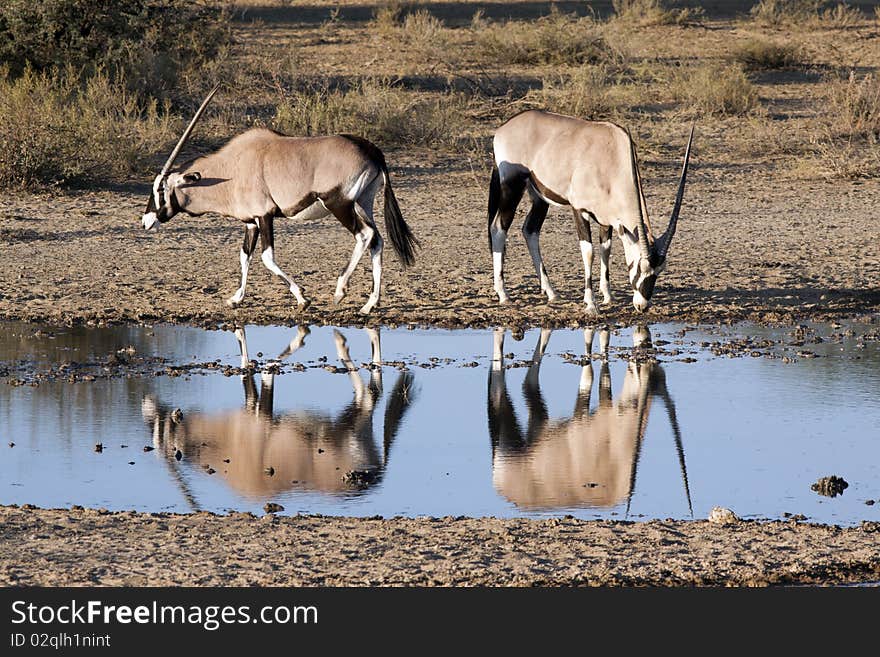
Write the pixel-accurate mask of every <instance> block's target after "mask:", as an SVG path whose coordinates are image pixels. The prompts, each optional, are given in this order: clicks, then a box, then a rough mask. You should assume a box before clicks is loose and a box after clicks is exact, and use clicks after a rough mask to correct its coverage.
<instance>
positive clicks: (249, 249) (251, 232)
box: [226, 222, 260, 308]
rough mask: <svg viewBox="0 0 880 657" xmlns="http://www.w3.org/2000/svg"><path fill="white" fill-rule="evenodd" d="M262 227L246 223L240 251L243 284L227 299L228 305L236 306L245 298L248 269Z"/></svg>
mask: <svg viewBox="0 0 880 657" xmlns="http://www.w3.org/2000/svg"><path fill="white" fill-rule="evenodd" d="M259 234H260V229H259V228H258V227H257V224H256V223H254V222H248V223H246V224H245V225H244V242H243V243H242V245H241V251H240V252H239V261H240V262H241V285H240V286H239V288H238V289H237V290H236V291H235V294H233V295H232V296H231V297H229V298H228V299H227V300H226V304H227V305H228V306H232V307H233V308H235V307H236V306H237V305H238V304H240V303H241V302H242V301H243V300H244V288H245V285H247V278H248V269H250V265H251V258H253V256H254V250H255V249H256V248H257V237H258V236H259Z"/></svg>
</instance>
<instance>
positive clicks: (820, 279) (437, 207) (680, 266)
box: [0, 157, 880, 327]
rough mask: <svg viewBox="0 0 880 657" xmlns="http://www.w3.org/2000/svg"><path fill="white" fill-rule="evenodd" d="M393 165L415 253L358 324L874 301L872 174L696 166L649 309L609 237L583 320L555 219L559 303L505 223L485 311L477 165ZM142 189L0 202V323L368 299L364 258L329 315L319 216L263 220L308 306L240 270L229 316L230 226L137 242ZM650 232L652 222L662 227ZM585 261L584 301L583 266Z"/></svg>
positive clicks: (315, 306)
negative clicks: (242, 280)
mask: <svg viewBox="0 0 880 657" xmlns="http://www.w3.org/2000/svg"><path fill="white" fill-rule="evenodd" d="M401 159H403V158H402V157H398V158H397V167H396V168H392V177H393V180H394V183H395V186H396V189H397V195H398V198H399V201H400V204H401V206H402V208H403V211H404V213H405V217H406V219H407V221H408V222H409V224H410V225H411V227H412V229H413V231H414V232H415V234H416V235H417V236H418V237H419V239H420V240H421V243H422V248H421V250H420V253H419V254H418V259H417V262H416V264H415V266H414V267H412V268H411V269H408V270H404V269H403V268H402V267H401V265H400V263H399V261H398V260H397V259H396V257H395V256H394V255H393V251H392V249H391V248H390V246H389V247H388V248H387V250H386V258H385V267H384V272H385V276H384V280H383V298H382V301H381V305H380V307H379V308H377V309H376V310H375V311H374V313H373V314H371V315H370V316H369V318H367V320H366V321H367V322H368V323H370V324H384V325H397V324H406V323H414V324H432V325H435V326H443V327H456V326H500V325H507V326H524V325H527V326H538V325H541V326H552V327H562V326H577V325H583V323H585V322H597V321H601V322H611V323H614V322H623V323H631V322H633V321H635V320H642V321H648V322H661V321H688V322H697V321H700V322H709V323H717V322H728V321H734V320H742V319H750V320H757V321H767V322H769V321H787V322H791V321H798V320H801V319H805V318H817V319H821V318H839V317H845V316H851V315H856V314H861V313H875V312H877V310H878V308H880V288H878V287H877V285H876V284H872V282H876V281H878V280H880V249H877V248H876V236H877V224H876V222H877V213H876V208H877V207H878V206H880V182H878V181H866V182H836V183H832V182H811V183H808V184H801V185H799V186H797V187H794V186H792V187H790V188H789V187H782V188H770V189H768V186H767V184H766V182H765V181H764V180H762V179H760V178H758V177H749V176H739V179H736V178H734V179H733V180H715V179H714V178H715V177H714V176H713V175H711V174H710V173H709V172H705V171H701V170H700V167H699V161H696V162H695V166H694V173H693V182H692V183H691V185H690V188H689V189H688V195H687V198H686V201H685V209H684V210H683V213H682V218H681V220H680V224H679V225H680V228H679V230H678V233H677V234H676V237H675V241H674V242H673V245H672V248H671V249H670V254H669V263H668V266H667V270H666V271H665V272H664V273H663V274H662V275H661V277H660V279H659V280H658V283H657V289H656V292H655V295H654V304H653V306H652V307H651V309H650V310H649V312H648V313H646V314H644V315H638V314H637V313H636V312H635V311H634V310H633V308H632V305H631V295H630V294H628V293H627V290H628V289H629V285H628V282H627V280H626V272H625V266H624V262H623V256H622V247H621V245H620V244H619V242H617V243H615V244H614V246H612V262H611V269H612V292H613V293H614V294H615V299H614V301H613V303H612V305H611V306H610V307H608V308H602V309H601V311H602V315H601V317H600V318H595V317H590V316H588V315H587V314H586V312H585V307H584V305H583V303H582V300H583V293H584V277H583V264H582V261H581V258H580V253H579V250H578V246H577V238H576V236H575V234H574V227H573V226H572V225H571V224H572V222H571V218H570V216H569V215H568V213H567V212H566V211H564V210H563V209H555V210H553V211H551V216H550V217H549V218H548V220H547V223H545V227H544V230H543V231H542V250H543V252H544V255H545V262H546V265H547V270H548V272H549V275H550V278H551V281H552V282H553V284H554V285H555V286H556V288H557V292H558V293H559V295H560V301H559V302H557V303H555V304H552V305H551V304H548V303H547V301H546V299H545V298H543V297H542V296H541V294H540V290H539V286H538V281H537V277H536V276H535V272H534V269H533V267H532V265H531V261H530V259H529V256H528V251H527V249H526V246H525V242H524V240H523V239H522V237H521V236H520V235H519V230H518V226H519V224H520V220H518V221H517V222H516V228H515V229H514V230H512V231H511V235H510V238H509V240H508V242H509V246H508V259H507V274H506V282H507V286H508V293H509V294H510V296H511V303H510V304H509V305H507V306H500V305H499V304H498V303H497V297H495V295H494V293H493V290H492V273H491V256H490V253H489V249H488V245H487V238H486V219H485V216H484V213H485V204H486V190H485V184H484V183H485V179H484V178H485V176H483V175H480V174H482V173H483V172H471V171H470V170H461V169H456V168H454V167H453V166H449V165H446V166H443V165H442V164H438V165H433V166H425V167H419V166H416V165H412V166H406V165H402V164H401V162H400V160H401ZM672 164H673V165H674V163H672ZM669 169H670V171H665V172H661V173H660V174H659V175H658V174H657V173H656V172H655V174H654V175H652V176H651V180H650V181H646V188H647V190H648V192H647V196H648V203H649V208H653V209H654V216H655V217H657V216H659V217H663V215H664V214H665V213H666V211H668V209H669V207H670V206H671V202H672V196H673V195H674V188H675V184H676V180H675V173H674V166H670V167H669ZM663 174H667V175H663ZM668 174H671V175H668ZM147 193H148V192H147V188H146V187H145V188H144V189H143V190H142V191H141V193H136V192H133V191H113V192H111V191H102V192H82V193H66V194H62V193H59V194H52V195H49V194H40V195H24V194H15V193H7V194H5V195H3V196H2V197H0V244H2V248H3V258H2V260H0V317H3V318H7V319H29V320H35V321H50V322H80V321H88V320H93V321H108V322H118V321H140V322H153V321H172V322H185V323H191V324H198V325H216V324H218V323H222V322H236V323H240V324H242V323H275V324H294V323H301V322H306V323H310V324H338V325H359V324H362V323H364V321H365V320H364V318H363V317H362V316H361V315H359V314H358V309H359V308H360V307H361V305H362V304H363V303H364V301H365V300H366V298H367V296H368V294H369V285H370V276H369V269H368V261H369V259H368V258H365V259H364V260H363V261H362V263H361V266H360V268H359V269H358V271H357V272H356V273H355V276H354V277H353V278H352V283H351V284H350V287H349V292H348V297H347V298H345V299H344V300H343V301H342V303H341V304H340V305H339V306H334V305H333V304H332V295H333V290H334V286H335V282H336V276H337V275H338V272H339V270H340V269H341V268H342V267H343V266H344V265H345V263H346V262H347V260H348V258H349V256H350V254H351V248H352V246H353V240H352V239H351V237H350V235H349V233H348V232H347V231H346V230H345V229H344V228H343V227H342V226H341V225H340V224H339V223H338V222H336V221H335V220H332V219H325V220H318V221H313V222H305V223H301V224H299V225H293V224H291V223H290V222H284V221H283V220H282V221H280V222H278V223H277V224H276V226H277V228H276V259H277V261H278V263H279V265H280V266H281V267H282V269H284V270H285V271H287V272H288V273H289V274H290V275H291V276H292V277H293V278H294V280H295V281H296V282H297V283H298V284H300V285H301V286H302V287H303V288H304V290H305V294H306V296H307V297H308V298H309V299H310V301H311V302H312V304H311V307H310V308H308V309H307V310H306V311H305V312H304V313H299V312H298V311H297V307H296V303H295V300H294V299H293V297H292V295H290V294H289V292H288V291H287V289H286V286H285V285H284V284H283V283H282V282H281V281H280V280H279V279H277V278H276V277H275V276H273V275H272V274H271V273H269V272H268V270H266V269H265V268H264V267H262V265H261V264H259V262H258V260H256V259H255V261H254V266H253V267H252V268H251V277H250V281H249V283H248V292H247V296H246V297H245V300H244V303H243V304H242V306H241V307H239V308H237V309H231V308H228V307H227V306H226V305H225V304H224V300H225V299H226V298H227V297H229V296H230V295H231V294H232V293H233V292H234V291H235V289H236V288H237V287H238V283H239V263H238V251H239V246H240V241H241V238H242V235H243V229H242V227H241V226H240V224H238V222H237V221H235V220H231V219H227V218H223V217H218V216H210V215H205V216H202V217H197V218H195V217H188V216H183V215H179V216H177V217H175V218H174V219H172V220H171V221H170V222H169V223H167V224H165V225H164V226H163V227H162V229H161V230H160V231H158V232H156V233H146V232H144V231H143V230H142V228H141V226H140V220H139V217H140V214H141V213H142V212H143V207H144V206H145V205H146V199H147ZM521 212H522V210H521ZM661 222H662V223H661ZM655 223H657V224H659V225H660V226H664V225H665V219H663V218H661V219H655ZM380 230H383V226H382V225H381V224H380ZM593 232H594V240H595V239H596V233H597V231H593ZM615 241H616V238H615ZM597 260H598V259H597ZM594 266H595V267H596V270H595V276H594V289H595V290H596V293H597V294H598V280H597V278H598V262H597V263H595V265H594Z"/></svg>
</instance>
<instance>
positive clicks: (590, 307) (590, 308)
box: [587, 303, 599, 315]
mask: <svg viewBox="0 0 880 657" xmlns="http://www.w3.org/2000/svg"><path fill="white" fill-rule="evenodd" d="M587 314H588V315H598V314H599V309H598V308H596V304H594V303H593V304H589V303H588V304H587Z"/></svg>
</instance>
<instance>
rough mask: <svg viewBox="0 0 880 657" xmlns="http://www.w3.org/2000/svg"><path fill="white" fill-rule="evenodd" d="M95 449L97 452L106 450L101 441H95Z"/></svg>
mask: <svg viewBox="0 0 880 657" xmlns="http://www.w3.org/2000/svg"><path fill="white" fill-rule="evenodd" d="M95 451H96V452H103V451H104V445H103V444H101V443H95Z"/></svg>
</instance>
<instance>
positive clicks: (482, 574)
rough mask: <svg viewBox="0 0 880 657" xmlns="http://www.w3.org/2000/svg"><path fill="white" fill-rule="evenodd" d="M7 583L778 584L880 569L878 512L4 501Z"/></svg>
mask: <svg viewBox="0 0 880 657" xmlns="http://www.w3.org/2000/svg"><path fill="white" fill-rule="evenodd" d="M0 523H2V527H3V540H2V541H0V584H2V585H4V586H62V585H71V586H99V585H102V586H103V585H106V586H179V585H187V586H253V585H259V586H663V587H681V586H769V585H780V584H788V585H792V584H807V585H829V584H845V583H855V582H870V581H877V580H880V552H878V550H877V536H878V534H877V532H878V531H880V525H878V523H863V524H862V526H861V527H858V528H851V529H841V528H838V527H827V526H821V525H806V524H798V523H796V522H794V521H791V522H766V523H758V522H753V521H746V522H739V523H735V524H731V525H717V524H713V523H710V522H708V521H693V522H687V523H677V522H662V521H653V522H647V523H625V522H609V521H581V520H574V519H570V518H559V519H550V520H542V521H534V520H532V521H528V520H499V519H494V518H493V519H474V518H459V519H456V518H436V519H404V518H393V519H357V518H327V517H312V516H300V517H287V518H280V517H274V516H272V515H266V516H263V517H261V518H256V517H254V516H252V515H248V514H232V515H229V516H214V515H211V514H208V513H196V514H192V515H185V516H175V515H165V514H160V515H146V514H138V513H107V512H106V511H100V510H81V509H73V510H66V509H59V510H33V509H20V508H15V507H0Z"/></svg>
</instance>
